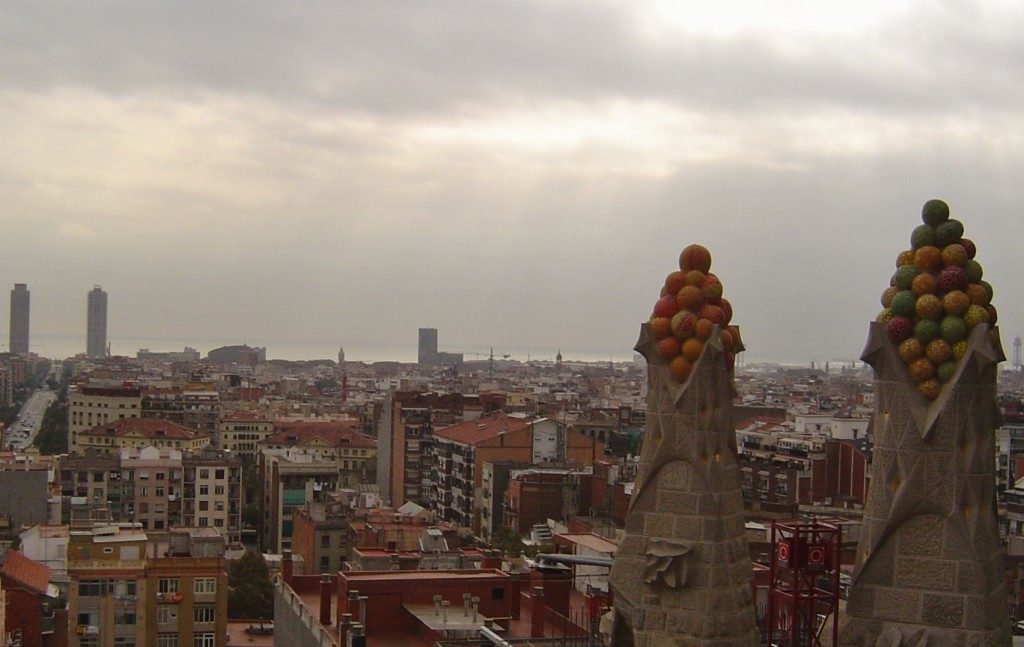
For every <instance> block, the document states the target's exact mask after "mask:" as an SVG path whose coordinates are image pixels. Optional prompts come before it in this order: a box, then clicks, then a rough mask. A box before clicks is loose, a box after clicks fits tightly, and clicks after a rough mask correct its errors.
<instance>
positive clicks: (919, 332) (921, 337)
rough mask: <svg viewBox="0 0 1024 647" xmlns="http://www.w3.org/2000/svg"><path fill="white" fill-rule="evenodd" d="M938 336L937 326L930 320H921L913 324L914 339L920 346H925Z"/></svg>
mask: <svg viewBox="0 0 1024 647" xmlns="http://www.w3.org/2000/svg"><path fill="white" fill-rule="evenodd" d="M938 336H939V324H938V323H937V322H935V321H932V320H931V319H922V320H920V321H918V322H917V323H915V324H914V337H916V338H917V341H919V342H921V343H922V344H927V343H928V342H930V341H931V340H933V339H935V338H936V337H938Z"/></svg>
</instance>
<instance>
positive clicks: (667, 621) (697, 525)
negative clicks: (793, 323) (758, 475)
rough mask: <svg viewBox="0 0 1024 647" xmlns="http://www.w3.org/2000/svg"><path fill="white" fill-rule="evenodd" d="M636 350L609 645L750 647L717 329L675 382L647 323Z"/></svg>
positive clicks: (725, 373) (749, 605)
mask: <svg viewBox="0 0 1024 647" xmlns="http://www.w3.org/2000/svg"><path fill="white" fill-rule="evenodd" d="M636 350H637V351H638V352H639V353H641V354H643V355H644V356H645V357H646V358H647V362H648V369H647V385H648V386H647V388H648V391H647V431H646V435H645V436H644V442H643V449H642V450H641V456H640V468H639V473H638V475H637V481H636V489H635V490H634V492H633V498H632V500H631V501H630V508H629V512H628V513H627V515H626V533H625V537H624V538H623V540H622V542H621V543H620V544H619V547H618V550H617V551H616V555H615V562H614V564H613V566H612V571H611V586H612V589H613V592H614V597H615V603H614V604H615V607H614V615H615V619H614V622H613V637H612V644H613V645H614V646H615V647H629V646H634V647H669V646H674V645H678V646H683V645H687V646H691V645H698V646H699V645H721V646H729V645H736V646H740V645H742V646H743V647H748V646H750V645H756V644H757V629H756V625H755V614H754V606H753V602H752V596H751V589H750V580H751V577H752V569H751V563H750V556H749V552H748V548H747V542H746V539H745V537H744V519H743V499H742V494H741V492H740V470H739V466H738V465H737V462H736V433H735V429H734V423H733V417H732V401H733V398H734V397H735V389H734V387H733V380H732V375H731V372H730V370H729V369H728V368H727V363H726V357H725V352H724V351H723V347H722V343H721V341H720V340H719V335H718V327H717V326H716V327H715V329H714V331H713V333H712V334H711V335H710V336H709V338H708V341H707V342H706V343H705V345H704V350H703V353H702V354H701V356H700V359H699V360H698V361H697V362H696V363H695V364H693V369H692V372H691V373H690V375H689V379H688V380H687V381H686V382H684V383H682V384H680V383H679V382H678V381H676V380H674V379H673V377H672V373H671V371H670V369H669V365H668V362H666V361H665V360H664V359H663V358H662V356H661V355H659V353H658V352H657V350H656V340H655V339H654V338H653V337H652V336H651V331H650V324H647V323H645V324H643V326H642V328H641V334H640V340H639V341H638V342H637V345H636ZM739 350H741V348H739V347H737V348H736V351H737V352H738V351H739Z"/></svg>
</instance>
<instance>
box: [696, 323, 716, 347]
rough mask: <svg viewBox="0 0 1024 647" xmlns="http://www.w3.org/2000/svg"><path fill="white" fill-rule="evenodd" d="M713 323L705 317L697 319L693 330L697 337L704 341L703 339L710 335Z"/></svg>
mask: <svg viewBox="0 0 1024 647" xmlns="http://www.w3.org/2000/svg"><path fill="white" fill-rule="evenodd" d="M714 327H715V325H714V324H713V323H711V322H710V321H708V320H707V319H697V325H696V326H694V328H693V331H694V334H695V335H696V336H697V339H699V340H700V341H701V343H702V344H703V343H704V340H705V339H707V338H708V337H710V336H711V331H712V329H714Z"/></svg>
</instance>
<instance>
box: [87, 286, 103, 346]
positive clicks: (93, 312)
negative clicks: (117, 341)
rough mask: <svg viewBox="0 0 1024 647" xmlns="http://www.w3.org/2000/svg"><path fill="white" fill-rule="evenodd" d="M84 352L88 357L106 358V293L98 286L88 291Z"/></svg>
mask: <svg viewBox="0 0 1024 647" xmlns="http://www.w3.org/2000/svg"><path fill="white" fill-rule="evenodd" d="M86 328H87V330H86V343H85V352H86V354H87V355H88V356H89V357H106V356H107V293H106V292H104V291H103V289H102V288H100V286H98V285H95V286H93V288H92V290H90V291H89V317H88V323H87V326H86Z"/></svg>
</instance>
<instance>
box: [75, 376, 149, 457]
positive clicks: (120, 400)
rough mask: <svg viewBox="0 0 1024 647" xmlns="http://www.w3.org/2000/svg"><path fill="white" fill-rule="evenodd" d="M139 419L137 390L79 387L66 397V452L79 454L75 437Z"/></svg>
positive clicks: (139, 404)
mask: <svg viewBox="0 0 1024 647" xmlns="http://www.w3.org/2000/svg"><path fill="white" fill-rule="evenodd" d="M141 416H142V394H141V392H140V390H139V389H138V387H128V386H125V387H98V386H79V387H78V388H77V389H75V390H73V391H71V392H70V393H68V452H70V453H81V452H82V450H83V449H84V446H83V445H82V444H80V443H79V439H78V434H79V432H83V431H86V430H89V429H94V428H96V427H98V426H100V425H106V424H109V423H111V422H115V421H117V420H123V419H127V418H139V417H141Z"/></svg>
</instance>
